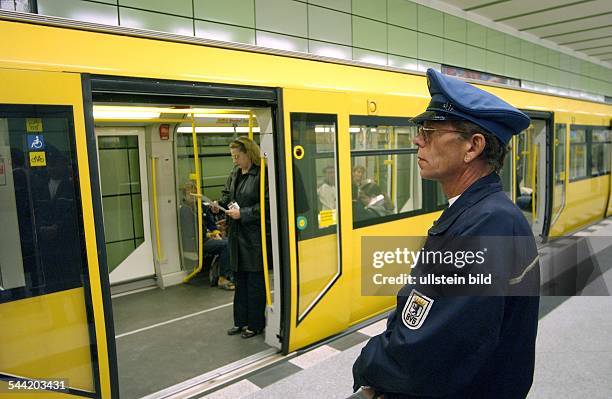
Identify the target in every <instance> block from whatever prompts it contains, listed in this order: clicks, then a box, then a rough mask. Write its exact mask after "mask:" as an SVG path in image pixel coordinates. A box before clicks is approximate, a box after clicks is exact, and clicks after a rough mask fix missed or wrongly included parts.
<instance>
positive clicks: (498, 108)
mask: <svg viewBox="0 0 612 399" xmlns="http://www.w3.org/2000/svg"><path fill="white" fill-rule="evenodd" d="M427 86H428V87H429V94H431V101H430V102H429V105H428V106H427V110H426V111H425V112H423V113H422V114H420V115H418V116H416V117H414V118H412V122H414V123H417V124H422V123H423V122H424V121H446V120H467V121H470V122H472V123H475V124H476V125H478V126H480V127H481V128H483V129H484V130H486V131H487V132H489V133H491V134H493V135H494V136H495V137H497V138H498V139H499V140H500V141H501V142H502V143H503V144H508V141H510V139H511V138H512V136H513V135H515V134H518V133H520V132H521V131H523V130H525V129H527V127H529V123H530V122H531V119H530V118H529V117H528V116H527V115H525V114H524V113H523V112H521V111H519V110H518V109H516V108H514V107H513V106H512V105H510V104H508V103H507V102H505V101H504V100H502V99H501V98H499V97H497V96H494V95H493V94H491V93H488V92H486V91H484V90H481V89H479V88H477V87H474V86H472V85H471V84H468V83H466V82H464V81H462V80H459V79H456V78H453V77H450V76H447V75H443V74H441V73H440V72H438V71H436V70H434V69H431V68H429V69H428V70H427Z"/></svg>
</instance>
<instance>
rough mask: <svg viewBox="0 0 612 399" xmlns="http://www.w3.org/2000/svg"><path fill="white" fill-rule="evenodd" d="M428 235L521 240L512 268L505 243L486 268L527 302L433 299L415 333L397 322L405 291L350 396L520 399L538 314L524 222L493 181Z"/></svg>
mask: <svg viewBox="0 0 612 399" xmlns="http://www.w3.org/2000/svg"><path fill="white" fill-rule="evenodd" d="M428 235H429V237H444V236H446V237H460V236H472V237H473V236H478V237H483V236H487V237H500V236H506V237H507V236H520V237H521V238H523V240H522V241H521V242H522V243H523V244H521V245H522V248H519V249H518V253H519V255H516V253H517V251H516V249H515V251H514V252H513V253H512V258H513V259H511V262H508V259H506V262H503V261H502V260H503V259H504V254H506V253H507V251H506V249H507V248H508V247H512V243H513V239H511V238H508V245H498V246H497V248H492V249H491V250H493V252H494V253H493V254H491V255H493V256H492V257H489V258H488V259H489V260H488V261H487V263H486V266H487V267H489V268H492V269H494V272H495V273H497V274H498V275H502V276H507V277H508V279H509V280H511V281H513V287H512V288H516V287H523V288H525V287H528V288H525V289H523V290H521V291H520V292H521V295H525V292H527V291H528V292H529V294H530V295H532V296H435V297H432V298H431V299H433V301H432V303H431V308H430V309H429V311H428V313H427V314H426V317H425V318H424V320H423V322H422V325H420V326H419V327H418V328H416V329H415V328H408V327H407V324H406V323H405V321H404V320H403V318H402V317H403V316H402V310H403V309H404V307H405V305H406V301H407V299H408V296H409V295H410V293H411V290H412V288H411V287H409V286H405V287H403V288H402V289H401V290H400V292H399V293H398V296H397V308H396V310H395V311H394V312H392V313H391V315H390V316H389V319H388V321H387V329H386V331H385V332H384V333H382V334H380V335H378V336H375V337H373V338H372V339H371V340H370V341H369V342H368V343H367V345H366V346H365V347H364V348H363V350H362V352H361V355H360V356H359V358H358V359H357V360H356V362H355V364H354V365H353V378H354V389H357V388H358V387H360V386H370V387H372V388H374V389H375V390H376V391H377V392H382V393H384V394H385V399H393V398H402V399H408V398H411V399H412V398H444V399H473V398H487V399H506V398H507V399H516V398H524V397H525V396H526V395H527V393H528V392H529V389H530V387H531V384H532V380H533V371H534V357H535V339H536V333H537V325H538V306H539V297H538V290H539V262H538V260H537V247H536V244H535V240H534V239H533V234H532V231H531V228H530V226H529V224H528V223H527V220H526V219H525V217H524V216H523V214H522V213H521V211H520V210H519V209H518V208H517V207H516V206H515V205H514V204H513V203H512V202H511V201H510V200H509V199H508V197H507V196H506V194H505V193H504V192H503V191H502V185H501V183H500V179H499V176H498V175H497V174H496V173H492V174H490V175H488V176H485V177H483V178H481V179H479V180H478V181H476V182H475V183H474V184H472V186H470V187H469V188H468V189H467V190H466V191H465V192H464V193H463V194H462V195H461V196H460V197H459V198H458V199H457V201H456V202H455V203H454V204H453V205H452V206H451V207H449V208H447V209H446V210H445V211H444V212H443V213H442V216H441V217H440V219H439V220H438V221H437V222H435V224H434V226H433V227H432V228H431V229H430V230H429V233H428ZM525 237H529V238H527V239H526V240H525ZM429 240H431V238H430V239H428V241H429ZM497 242H500V241H497ZM496 250H497V251H499V253H497V254H496V253H495V251H496ZM505 258H508V256H505ZM496 268H497V269H503V270H495V269H496ZM415 270H416V269H415ZM529 287H530V288H529ZM526 290H527V291H526Z"/></svg>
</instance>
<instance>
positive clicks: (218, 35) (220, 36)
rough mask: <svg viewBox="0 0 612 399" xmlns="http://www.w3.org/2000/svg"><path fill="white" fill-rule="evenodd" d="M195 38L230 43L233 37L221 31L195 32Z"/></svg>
mask: <svg viewBox="0 0 612 399" xmlns="http://www.w3.org/2000/svg"><path fill="white" fill-rule="evenodd" d="M197 36H200V37H205V38H207V39H212V40H219V41H222V42H232V41H233V40H232V39H233V37H232V35H230V34H229V33H228V32H223V31H221V30H213V29H211V30H208V29H207V30H197Z"/></svg>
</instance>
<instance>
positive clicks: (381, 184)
mask: <svg viewBox="0 0 612 399" xmlns="http://www.w3.org/2000/svg"><path fill="white" fill-rule="evenodd" d="M349 132H350V137H351V166H352V173H351V174H352V176H351V177H352V203H353V226H354V227H362V226H365V225H371V224H375V223H381V222H384V221H388V220H390V219H395V218H397V215H400V214H403V215H409V214H413V213H414V212H418V211H421V210H422V209H423V182H422V179H421V176H420V172H419V168H418V166H417V163H416V152H417V148H416V146H415V145H414V144H413V142H412V139H413V138H414V136H415V135H416V133H417V127H416V126H415V125H413V124H411V123H410V122H409V120H408V119H407V118H386V117H365V116H351V126H350V130H349ZM439 198H442V199H444V196H439Z"/></svg>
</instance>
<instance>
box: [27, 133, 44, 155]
mask: <svg viewBox="0 0 612 399" xmlns="http://www.w3.org/2000/svg"><path fill="white" fill-rule="evenodd" d="M44 149H45V138H44V137H43V135H42V134H28V150H29V151H41V150H44Z"/></svg>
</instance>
